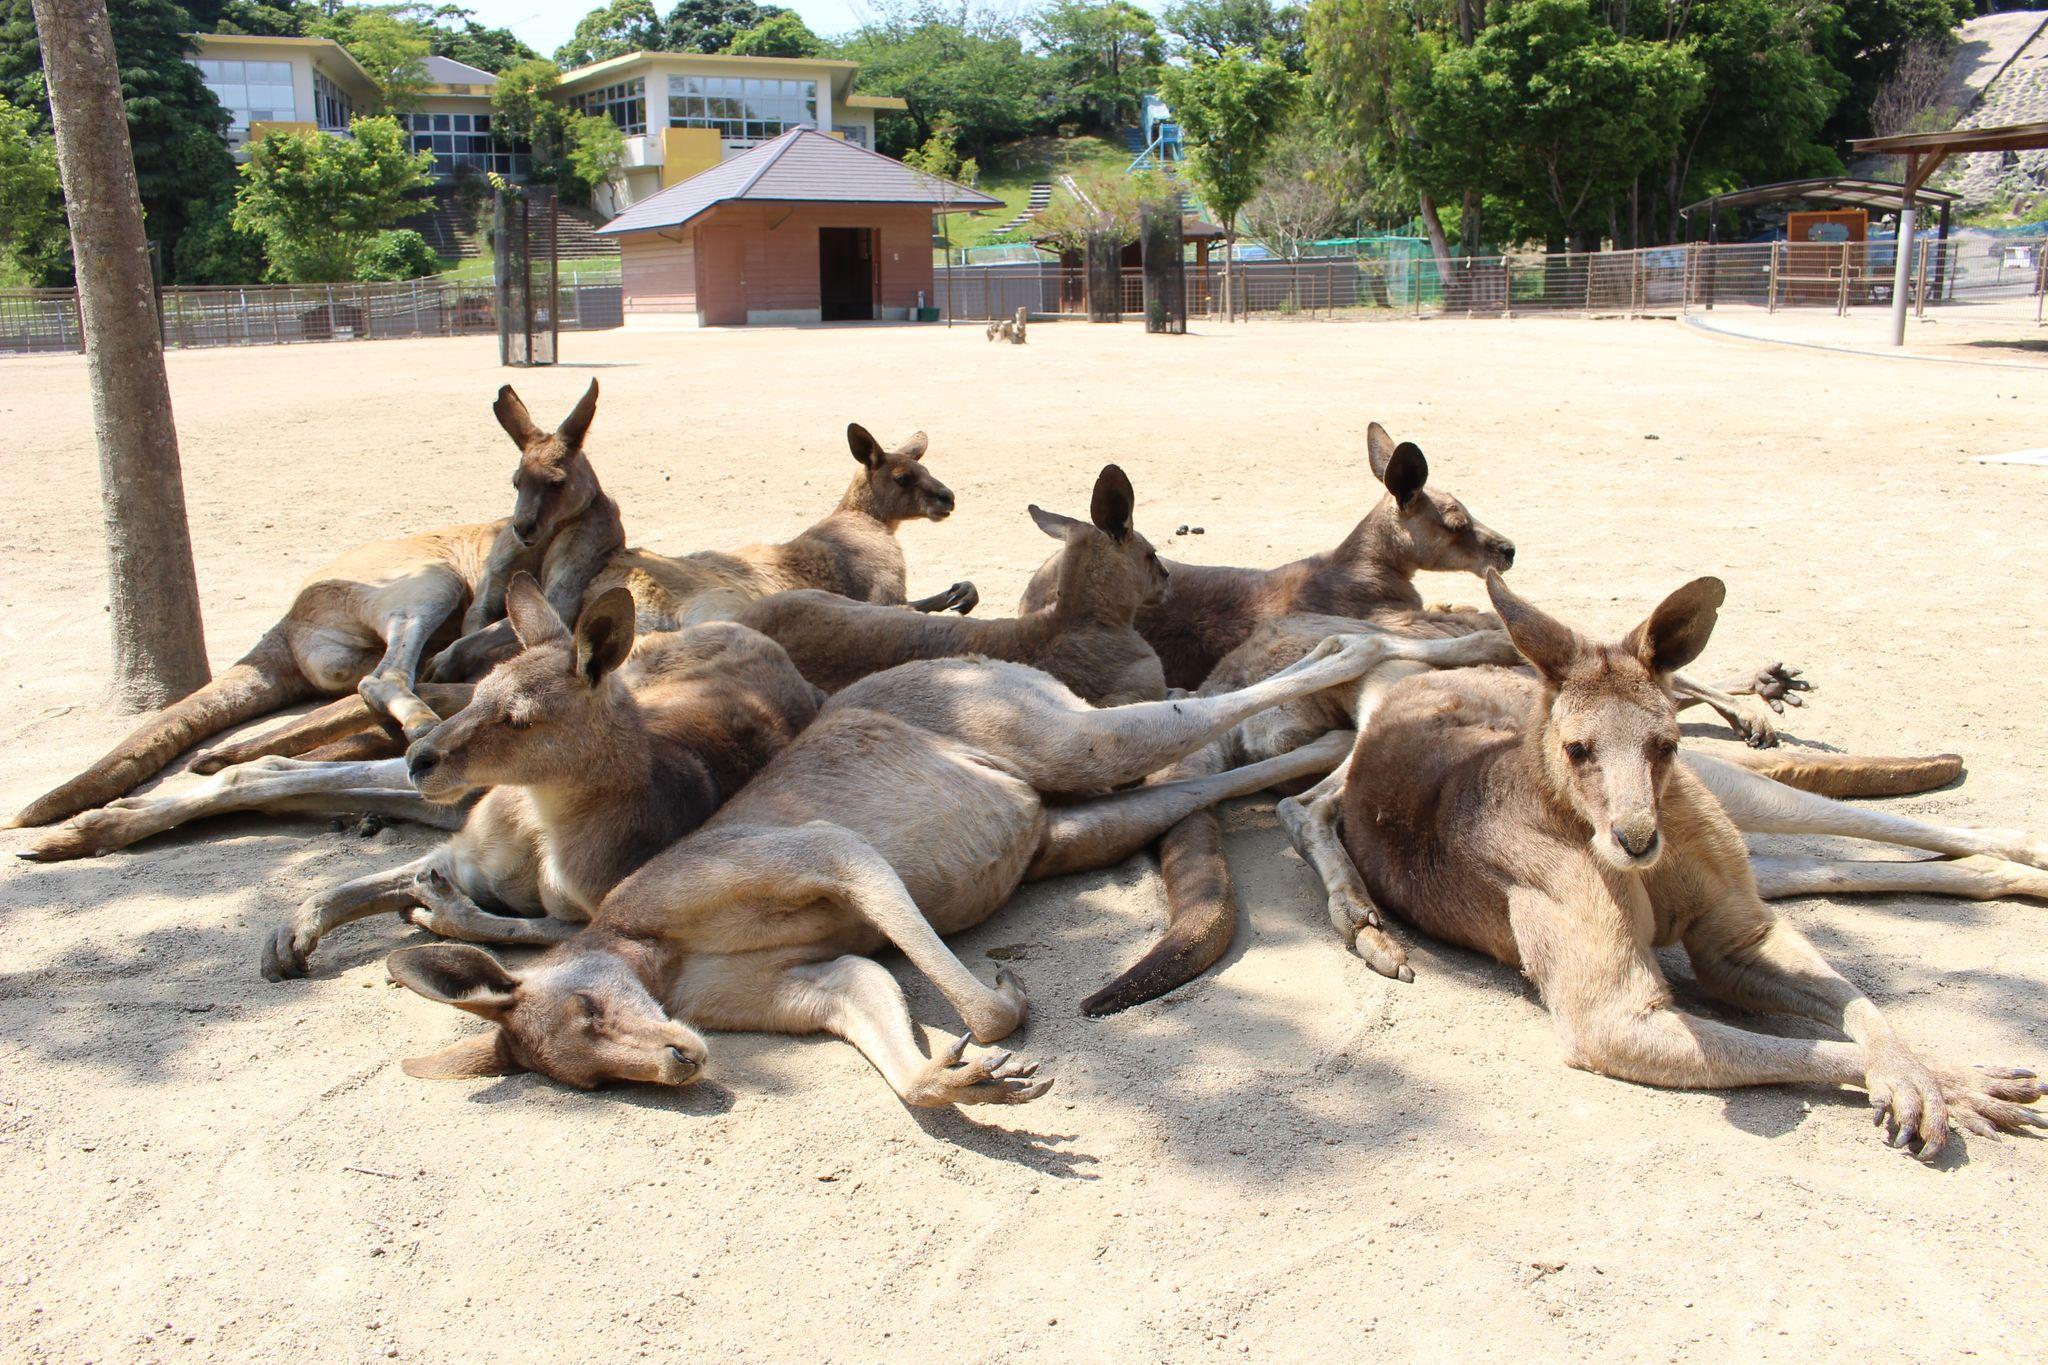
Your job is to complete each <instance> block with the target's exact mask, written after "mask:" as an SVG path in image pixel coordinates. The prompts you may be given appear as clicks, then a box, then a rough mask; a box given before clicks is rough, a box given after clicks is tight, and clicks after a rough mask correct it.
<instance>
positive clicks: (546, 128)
mask: <svg viewBox="0 0 2048 1365" xmlns="http://www.w3.org/2000/svg"><path fill="white" fill-rule="evenodd" d="M561 83H562V71H561V68H560V67H558V66H556V65H555V64H554V63H553V62H551V61H548V60H547V59H546V58H544V57H535V58H533V59H532V60H530V61H524V62H515V63H513V64H512V65H511V66H508V67H506V68H505V69H504V70H503V71H500V72H499V73H498V83H497V84H496V85H494V86H492V87H491V111H492V113H493V115H494V118H495V122H496V131H497V133H498V135H499V136H500V137H509V138H516V139H518V140H519V141H522V142H524V143H526V144H527V146H528V147H529V148H530V149H531V150H532V155H533V170H532V177H533V179H535V180H537V181H540V182H542V183H544V184H545V183H548V182H552V181H555V180H557V179H558V178H559V172H560V170H561V168H562V158H563V156H564V154H565V153H566V152H567V150H568V135H567V130H566V122H567V119H568V111H567V110H565V109H563V108H562V106H561V105H560V104H559V103H557V102H556V100H555V98H554V94H555V90H556V87H558V86H559V85H561Z"/></svg>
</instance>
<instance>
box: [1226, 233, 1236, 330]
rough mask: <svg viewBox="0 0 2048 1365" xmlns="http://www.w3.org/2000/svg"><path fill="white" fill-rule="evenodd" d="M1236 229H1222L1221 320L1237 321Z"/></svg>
mask: <svg viewBox="0 0 2048 1365" xmlns="http://www.w3.org/2000/svg"><path fill="white" fill-rule="evenodd" d="M1236 271H1237V229H1236V228H1235V227H1232V226H1229V225H1225V227H1224V229H1223V320H1224V321H1225V322H1236V321H1237V274H1236Z"/></svg>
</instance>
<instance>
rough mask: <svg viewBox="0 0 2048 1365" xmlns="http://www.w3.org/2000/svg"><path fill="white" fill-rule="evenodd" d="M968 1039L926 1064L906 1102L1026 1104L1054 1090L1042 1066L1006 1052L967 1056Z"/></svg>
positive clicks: (926, 1105)
mask: <svg viewBox="0 0 2048 1365" xmlns="http://www.w3.org/2000/svg"><path fill="white" fill-rule="evenodd" d="M967 1043H968V1037H967V1035H966V1034H964V1033H963V1034H961V1035H960V1036H959V1037H958V1038H956V1039H954V1040H953V1042H952V1043H951V1044H950V1045H949V1046H947V1047H946V1049H945V1050H944V1051H942V1052H940V1053H939V1055H938V1056H936V1057H934V1058H932V1059H931V1060H930V1061H929V1062H927V1063H925V1066H924V1070H923V1071H922V1072H921V1073H920V1074H919V1075H918V1077H917V1079H916V1080H915V1081H914V1082H913V1083H912V1084H911V1085H910V1087H909V1089H908V1090H907V1091H906V1092H905V1093H904V1096H903V1099H904V1102H905V1103H908V1104H914V1105H916V1106H918V1107H919V1108H924V1109H941V1108H944V1107H946V1106H948V1105H955V1104H1023V1103H1025V1102H1027V1101H1029V1100H1035V1099H1037V1098H1038V1097H1039V1096H1040V1095H1043V1094H1044V1093H1045V1092H1046V1091H1048V1090H1050V1089H1052V1077H1050V1076H1046V1077H1040V1076H1039V1074H1038V1063H1036V1062H1026V1061H1024V1060H1022V1059H1021V1058H1019V1057H1018V1056H1017V1055H1016V1054H1015V1053H1012V1052H1010V1051H1008V1050H1006V1049H999V1050H997V1051H994V1052H984V1053H981V1054H980V1055H979V1056H975V1057H969V1056H967Z"/></svg>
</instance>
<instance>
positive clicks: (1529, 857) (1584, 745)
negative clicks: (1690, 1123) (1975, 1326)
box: [1342, 574, 2048, 1160]
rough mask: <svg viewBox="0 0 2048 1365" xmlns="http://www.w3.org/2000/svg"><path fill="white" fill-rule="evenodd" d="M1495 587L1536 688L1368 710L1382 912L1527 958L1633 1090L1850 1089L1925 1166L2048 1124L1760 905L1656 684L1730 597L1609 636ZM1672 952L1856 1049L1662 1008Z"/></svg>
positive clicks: (1352, 845)
mask: <svg viewBox="0 0 2048 1365" xmlns="http://www.w3.org/2000/svg"><path fill="white" fill-rule="evenodd" d="M1487 589H1488V592H1489V593H1490V594H1491V596H1492V599H1493V604H1494V609H1495V611H1497V612H1498V613H1499V615H1500V618H1501V620H1502V622H1503V623H1504V624H1505V626H1506V628H1507V631H1508V633H1509V635H1510V637H1511V638H1512V639H1513V640H1514V643H1515V647H1516V649H1517V650H1518V651H1520V653H1521V654H1522V656H1523V657H1524V658H1526V659H1527V660H1528V662H1529V663H1530V664H1531V665H1532V666H1533V667H1534V669H1535V670H1536V676H1534V677H1530V676H1527V675H1525V674H1521V673H1518V672H1514V671H1510V670H1506V669H1489V668H1477V669H1463V670H1456V671H1451V672H1446V673H1436V674H1429V675H1424V676H1418V677H1410V678H1407V679H1404V680H1402V681H1401V682H1399V683H1397V684H1396V685H1395V686H1394V687H1392V688H1391V689H1390V690H1389V691H1388V692H1387V694H1386V696H1385V698H1384V700H1382V701H1381V702H1380V703H1379V705H1378V706H1377V708H1376V709H1374V710H1373V712H1372V715H1371V717H1370V720H1369V721H1368V722H1367V724H1366V726H1365V729H1364V731H1363V733H1362V734H1361V735H1360V737H1359V742H1358V745H1357V747H1356V750H1355V752H1354V755H1353V758H1352V761H1351V765H1350V771H1349V775H1348V777H1347V778H1346V779H1345V782H1344V786H1343V794H1342V810H1343V821H1342V832H1343V845H1344V849H1345V850H1346V852H1347V853H1348V854H1349V856H1350V858H1351V861H1352V862H1353V863H1354V864H1355V865H1356V867H1357V870H1358V872H1359V874H1360V876H1361V877H1362V878H1363V879H1364V885H1365V887H1366V888H1367V890H1368V891H1369V893H1370V895H1371V897H1372V899H1373V901H1374V902H1376V903H1377V904H1378V905H1381V906H1384V907H1385V908H1386V909H1388V910H1391V911H1393V912H1394V913H1396V914H1399V915H1401V916H1402V917H1403V918H1405V919H1407V920H1408V921H1410V922H1411V923H1413V924H1415V925H1416V926H1417V927H1419V928H1421V929H1423V930H1425V931H1426V932H1428V933H1430V934H1432V935H1434V936H1436V937H1438V938H1442V939H1445V940H1447V941H1449V942H1452V943H1457V944H1460V945H1462V946H1464V947H1467V948H1471V949H1473V950H1475V951H1478V952H1482V953H1486V954H1488V955H1490V956H1492V957H1493V958H1495V959H1496V960H1497V961H1500V962H1502V963H1505V964H1507V965H1509V966H1514V967H1519V968H1521V969H1522V971H1524V972H1525V973H1526V974H1527V975H1528V976H1529V978H1530V979H1531V980H1532V981H1534V982H1535V984H1536V987H1537V990H1538V991H1539V992H1540V994H1541V996H1542V999H1543V1003H1544V1006H1545V1007H1546V1008H1547V1009H1548V1010H1549V1011H1550V1013H1551V1015H1552V1017H1553V1018H1554V1019H1555V1020H1556V1021H1557V1025H1558V1031H1559V1034H1560V1036H1561V1039H1562V1041H1563V1044H1564V1049H1565V1059H1566V1061H1567V1062H1568V1063H1569V1064H1571V1065H1573V1066H1578V1067H1584V1068H1586V1069H1588V1070H1592V1071H1598V1072H1601V1073H1603V1074H1605V1075H1611V1076H1616V1077H1619V1078H1621V1079H1625V1080H1633V1081H1637V1082H1641V1083H1644V1084H1649V1085H1666V1086H1713V1087H1721V1086H1744V1085H1769V1084H1819V1085H1861V1086H1863V1087H1864V1088H1865V1089H1866V1090H1867V1091H1868V1092H1869V1094H1870V1102H1871V1105H1872V1107H1873V1109H1874V1110H1875V1111H1876V1113H1877V1117H1878V1119H1879V1121H1880V1122H1883V1123H1886V1124H1888V1125H1889V1127H1890V1131H1891V1136H1892V1144H1893V1145H1894V1146H1897V1147H1900V1148H1904V1149H1907V1150H1910V1151H1913V1152H1914V1153H1915V1154H1916V1155H1918V1156H1919V1157H1921V1158H1922V1159H1923V1160H1929V1159H1932V1158H1933V1157H1934V1156H1935V1155H1936V1154H1937V1153H1939V1152H1940V1151H1941V1149H1942V1147H1943V1145H1944V1143H1945V1142H1946V1141H1947V1138H1948V1132H1949V1128H1950V1125H1951V1124H1953V1125H1955V1126H1956V1127H1959V1128H1963V1129H1966V1130H1968V1131H1970V1132H1972V1133H1978V1134H1982V1135H1985V1136H1995V1135H1996V1133H1997V1132H1998V1130H2000V1129H2011V1128H2018V1127H2020V1126H2022V1125H2028V1124H2031V1125H2034V1126H2037V1127H2038V1126H2048V1117H2044V1116H2043V1115H2042V1114H2041V1113H2040V1112H2039V1111H2036V1110H2030V1109H2027V1108H2025V1107H2023V1106H2025V1105H2028V1104H2031V1103H2032V1102H2033V1101H2034V1100H2036V1099H2038V1098H2039V1097H2040V1095H2041V1088H2040V1086H2039V1084H2038V1083H2037V1082H2036V1081H2035V1080H2034V1079H2033V1076H2032V1074H2031V1073H2029V1072H2025V1071H2017V1070H2013V1069H2009V1068H1991V1069H1982V1070H1971V1069H1966V1068H1962V1067H1956V1066H1948V1065H1941V1064H1929V1063H1926V1062H1923V1061H1922V1060H1921V1059H1920V1058H1919V1057H1917V1056H1916V1055H1915V1054H1914V1053H1913V1052H1912V1050H1911V1049H1909V1048H1908V1047H1907V1046H1906V1045H1905V1043H1903V1042H1902V1041H1900V1039H1899V1038H1898V1036H1897V1035H1896V1034H1895V1033H1893V1031H1892V1029H1891V1026H1890V1025H1889V1024H1888V1023H1887V1022H1886V1021H1885V1019H1884V1017H1883V1015H1881V1014H1880V1013H1879V1012H1878V1009H1877V1007H1876V1006H1875V1005H1874V1004H1872V1003H1871V1001H1870V1000H1869V999H1868V998H1866V997H1865V996H1864V995H1863V994H1862V993H1861V992H1860V991H1858V990H1857V989H1856V988H1855V987H1854V986H1852V985H1850V984H1849V983H1848V982H1847V981H1846V980H1844V979H1843V978H1842V977H1841V976H1840V975H1839V974H1837V973H1836V972H1835V971H1834V969H1833V968H1831V967H1830V966H1828V964H1827V963H1826V962H1825V961H1823V960H1822V958H1821V956H1820V954H1819V953H1818V952H1817V951H1815V949H1814V947H1813V945H1812V944H1811V943H1809V942H1808V941H1807V939H1806V938H1805V937H1804V936H1803V935H1802V934H1800V933H1799V931H1798V930H1797V929H1795V928H1793V927H1792V926H1791V925H1789V924H1787V923H1786V922H1784V921H1783V920H1781V919H1778V918H1777V917H1776V916H1774V915H1773V914H1772V913H1771V911H1770V909H1769V908H1768V907H1767V906H1766V905H1765V904H1764V902H1763V900H1762V898H1761V897H1760V896H1759V894H1758V887H1757V881H1756V877H1755V875H1754V873H1753V872H1752V870H1751V867H1750V860H1749V855H1748V850H1747V849H1746V848H1745V846H1744V844H1743V842H1742V837H1741V835H1740V833H1739V832H1738V830H1737V828H1736V823H1735V822H1734V821H1733V820H1731V819H1730V818H1729V815H1728V813H1727V812H1726V811H1725V810H1724V809H1723V808H1722V807H1721V805H1720V803H1719V802H1717V801H1716V800H1715V798H1714V794H1713V791H1712V790H1711V789H1710V788H1709V787H1708V785H1707V784H1706V783H1704V782H1702V781H1701V780H1700V779H1699V778H1698V777H1697V776H1696V775H1695V774H1694V771H1693V770H1692V769H1691V768H1690V767H1689V766H1687V765H1685V764H1682V763H1679V762H1678V761H1677V758H1678V739H1679V735H1678V723H1677V712H1676V708H1675V706H1674V704H1673V701H1672V698H1671V695H1670V686H1671V683H1670V679H1671V675H1672V674H1673V673H1674V672H1675V671H1676V670H1678V669H1680V668H1682V667H1684V666H1685V665H1686V664H1688V663H1690V662H1691V661H1692V660H1693V659H1695V658H1697V657H1698V656H1699V653H1700V651H1701V650H1702V649H1704V648H1705V647H1706V643H1707V638H1708V636H1709V634H1710V633H1711V632H1712V630H1713V626H1714V620H1715V615H1716V613H1717V611H1718V609H1719V607H1720V604H1721V602H1722V600H1723V597H1724V596H1725V590H1724V589H1723V587H1722V585H1721V583H1720V580H1718V579H1713V578H1702V579H1698V580H1695V581H1694V582H1692V583H1689V584H1687V585H1686V586H1685V587H1683V588H1681V589H1679V590H1678V591H1677V592H1675V593H1673V594H1672V595H1671V596H1670V597H1668V598H1666V599H1665V600H1664V601H1663V602H1662V603H1661V604H1660V605H1659V606H1658V607H1657V609H1656V610H1655V611H1654V612H1652V613H1651V614H1650V616H1649V618H1648V619H1647V620H1645V621H1644V622H1643V623H1642V624H1641V625H1639V626H1637V627H1636V628H1635V629H1634V630H1633V631H1631V632H1630V633H1629V634H1628V635H1627V636H1626V637H1624V638H1623V639H1622V640H1621V641H1619V642H1618V643H1616V644H1612V645H1603V644H1598V643H1595V642H1594V641H1591V640H1589V639H1587V638H1585V637H1584V636H1582V635H1580V634H1579V633H1578V632H1576V631H1574V630H1572V629H1571V628H1570V627H1568V626H1566V625H1564V624H1562V623H1561V622H1559V621H1557V620H1555V619H1553V618H1552V617H1550V616H1548V615H1546V614H1544V613H1543V612H1542V611H1540V610H1538V609H1537V608H1535V607H1533V606H1531V605H1530V604H1529V603H1527V602H1524V601H1523V600H1522V599H1521V598H1519V597H1517V596H1515V594H1514V593H1513V592H1511V591H1510V590H1509V589H1508V587H1507V585H1506V584H1505V583H1503V582H1502V581H1501V579H1500V576H1499V575H1498V574H1493V575H1489V577H1488V579H1487ZM1680 943H1682V944H1684V946H1685V949H1686V953H1687V955H1688V956H1689V957H1690V959H1691V961H1692V965H1693V968H1694V971H1695V973H1696V975H1697V977H1698V980H1699V984H1700V986H1701V987H1702V989H1704V990H1706V991H1707V992H1708V993H1709V994H1711V995H1713V996H1715V997H1716V998H1718V999H1721V1000H1725V1001H1727V1002H1729V1003H1731V1004H1734V1005H1737V1006H1739V1007H1742V1008H1746V1009H1756V1010H1764V1011H1777V1012H1783V1013H1791V1014H1799V1015H1802V1016H1805V1017H1807V1018H1810V1019H1814V1020H1818V1021H1819V1022H1821V1023H1823V1024H1826V1025H1828V1026H1829V1027H1831V1028H1835V1029H1838V1030H1840V1031H1842V1032H1843V1033H1845V1034H1846V1035H1847V1036H1848V1037H1849V1038H1850V1039H1851V1040H1852V1041H1850V1042H1848V1043H1841V1042H1830V1041H1813V1040H1808V1039H1797V1038H1782V1037H1777V1036H1774V1035H1769V1034H1762V1033H1753V1032H1749V1031H1747V1030H1744V1029H1740V1028H1733V1027H1729V1026H1727V1025H1724V1024H1720V1023H1717V1022H1715V1021H1713V1020H1710V1019H1706V1018H1703V1017H1700V1016H1697V1015H1692V1014H1687V1013H1685V1012H1683V1011H1681V1010H1679V1009H1677V1008H1675V1007H1674V1005H1673V1003H1672V997H1671V990H1670V987H1669V985H1668V984H1667V983H1666V981H1665V979H1664V976H1663V974H1662V972H1660V971H1659V970H1658V966H1657V961H1656V958H1655V956H1654V955H1653V950H1654V949H1656V948H1660V947H1667V946H1670V945H1673V944H1680Z"/></svg>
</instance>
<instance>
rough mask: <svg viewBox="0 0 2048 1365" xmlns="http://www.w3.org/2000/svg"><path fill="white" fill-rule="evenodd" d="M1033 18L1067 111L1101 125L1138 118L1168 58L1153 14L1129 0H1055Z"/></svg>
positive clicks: (1085, 121) (1098, 125)
mask: <svg viewBox="0 0 2048 1365" xmlns="http://www.w3.org/2000/svg"><path fill="white" fill-rule="evenodd" d="M1031 23H1032V31H1033V32H1034V33H1035V34H1036V35H1037V37H1038V41H1039V44H1040V46H1042V47H1043V48H1044V49H1045V50H1046V52H1047V54H1048V55H1049V56H1050V57H1051V59H1052V64H1053V66H1054V68H1055V70H1056V71H1057V73H1058V81H1059V87H1058V88H1059V89H1060V91H1061V93H1062V101H1063V103H1064V105H1065V108H1066V110H1067V111H1068V112H1070V113H1072V114H1073V115H1075V116H1076V117H1078V118H1079V119H1080V120H1081V121H1082V122H1084V123H1087V124H1088V125H1090V126H1091V127H1095V128H1100V129H1109V128H1115V127H1118V126H1120V125H1122V124H1126V123H1131V122H1134V121H1135V120H1136V119H1137V116H1138V99H1139V97H1140V96H1141V95H1143V94H1144V93H1145V92H1146V91H1147V90H1148V89H1150V88H1151V87H1152V84H1153V82H1154V81H1155V80H1156V79H1157V78H1158V74H1159V69H1160V67H1159V64H1160V63H1161V62H1162V61H1164V60H1165V57H1166V43H1165V40H1164V39H1163V38H1161V37H1160V35H1159V25H1158V24H1157V23H1156V22H1154V20H1153V18H1152V16H1151V15H1150V14H1149V13H1147V12H1146V11H1145V10H1143V9H1141V8H1139V7H1138V6H1137V5H1135V4H1133V3H1131V0H1052V3H1051V4H1049V5H1047V6H1046V7H1045V8H1044V9H1041V10H1040V11H1038V13H1037V14H1036V15H1035V16H1034V17H1033V19H1032V21H1031Z"/></svg>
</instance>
